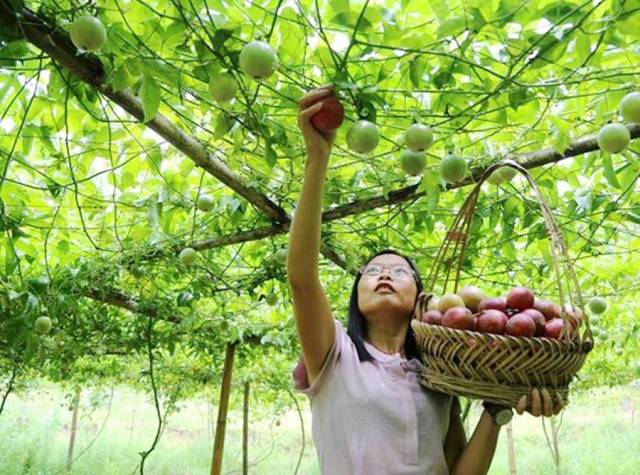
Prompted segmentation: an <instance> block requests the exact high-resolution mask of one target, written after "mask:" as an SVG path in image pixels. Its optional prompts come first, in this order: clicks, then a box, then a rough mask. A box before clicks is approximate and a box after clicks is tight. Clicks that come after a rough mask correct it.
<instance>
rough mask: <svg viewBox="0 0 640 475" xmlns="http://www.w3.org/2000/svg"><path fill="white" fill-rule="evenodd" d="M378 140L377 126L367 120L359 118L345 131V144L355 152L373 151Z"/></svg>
mask: <svg viewBox="0 0 640 475" xmlns="http://www.w3.org/2000/svg"><path fill="white" fill-rule="evenodd" d="M379 141H380V133H379V132H378V126H377V125H376V124H374V123H373V122H369V121H368V120H359V121H358V122H356V123H355V124H353V125H352V126H351V127H349V130H348V131H347V145H348V146H349V148H350V149H351V150H352V151H354V152H357V153H369V152H373V150H375V148H376V147H377V146H378V142H379Z"/></svg>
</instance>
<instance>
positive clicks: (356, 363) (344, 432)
mask: <svg viewBox="0 0 640 475" xmlns="http://www.w3.org/2000/svg"><path fill="white" fill-rule="evenodd" d="M335 324H336V340H335V342H334V344H333V346H332V347H331V350H330V351H329V355H328V356H327V360H326V361H325V364H324V366H323V367H322V370H321V371H320V373H319V374H318V377H317V379H316V380H315V381H314V382H313V384H312V385H311V386H310V387H309V386H306V385H305V382H304V381H303V379H306V378H303V379H300V380H296V379H294V387H295V389H296V391H298V392H301V393H303V394H306V395H307V396H308V397H309V400H310V404H311V432H312V437H313V442H314V444H315V447H316V451H317V453H318V460H319V463H320V470H321V472H322V473H323V474H325V475H441V474H442V475H444V474H448V473H449V470H448V468H447V464H446V462H445V458H444V442H445V438H446V435H447V431H448V429H449V417H450V411H451V404H452V400H453V398H452V397H451V396H447V395H445V394H441V393H438V392H435V391H431V390H429V389H426V388H424V387H423V386H421V385H420V384H419V382H418V372H419V370H420V368H421V367H422V363H421V362H420V361H419V360H417V359H415V358H413V359H411V360H409V361H406V360H404V358H402V357H401V356H400V354H399V353H396V354H395V355H388V354H386V353H383V352H382V351H380V350H378V349H377V348H376V347H374V346H373V345H371V344H370V343H368V342H366V341H365V343H364V344H365V347H366V348H367V351H369V353H370V354H371V356H373V358H374V359H375V361H366V362H360V360H359V359H358V353H357V351H356V347H355V345H354V344H353V342H352V341H351V338H350V337H349V335H347V333H346V331H345V329H344V328H343V327H342V324H341V323H340V322H339V321H337V320H335ZM307 384H308V383H307Z"/></svg>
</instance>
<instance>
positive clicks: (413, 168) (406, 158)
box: [400, 150, 427, 176]
mask: <svg viewBox="0 0 640 475" xmlns="http://www.w3.org/2000/svg"><path fill="white" fill-rule="evenodd" d="M400 166H401V167H402V170H403V171H404V172H405V173H406V174H407V175H413V176H417V175H420V174H421V173H422V172H423V171H424V169H425V167H426V166H427V157H426V155H425V154H424V152H414V151H412V150H405V151H403V152H402V155H400Z"/></svg>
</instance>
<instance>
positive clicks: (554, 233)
mask: <svg viewBox="0 0 640 475" xmlns="http://www.w3.org/2000/svg"><path fill="white" fill-rule="evenodd" d="M504 166H509V167H511V168H514V169H515V170H517V171H519V172H520V173H521V174H522V175H524V177H525V179H526V180H527V181H528V182H529V184H530V185H531V188H532V190H533V192H534V195H535V197H536V198H537V201H538V204H539V205H540V209H541V212H542V213H541V214H542V217H543V220H544V222H545V225H546V228H547V232H548V234H549V237H550V240H551V246H550V248H551V255H552V261H553V268H554V269H553V270H554V271H555V275H556V280H557V283H558V293H559V297H560V301H561V302H562V304H563V305H562V311H561V318H562V320H563V322H564V324H565V327H567V326H568V325H570V322H569V318H568V315H567V313H566V310H565V307H564V303H565V290H567V293H566V295H567V297H568V301H569V302H568V303H570V305H571V307H572V308H574V309H576V308H578V309H580V310H582V313H583V315H584V323H585V325H586V330H585V332H584V337H583V339H582V346H583V348H584V349H585V350H586V351H589V350H590V349H591V348H592V347H593V335H592V333H591V326H590V325H589V317H588V315H587V314H586V312H584V303H583V302H584V300H583V298H582V293H581V291H580V286H579V284H578V278H577V277H576V275H575V272H574V270H573V266H572V264H571V259H570V257H569V254H568V251H567V248H566V245H565V243H564V240H563V238H562V233H561V231H560V229H559V228H558V225H557V223H556V222H555V219H554V218H553V215H552V212H551V209H550V208H549V205H548V204H547V203H546V201H545V199H544V197H543V196H542V193H541V192H540V189H539V188H538V186H537V184H536V182H535V180H534V179H533V178H532V177H531V175H530V174H529V173H528V171H527V169H526V168H524V167H523V166H522V165H520V164H519V163H517V162H515V161H513V160H504V161H502V162H499V163H494V164H492V165H490V166H489V167H487V168H486V169H485V170H484V171H483V173H482V174H481V175H480V177H479V179H478V182H476V184H475V186H474V188H473V190H472V191H471V193H470V194H469V196H468V197H467V199H466V200H465V202H464V204H463V205H462V208H461V209H460V211H459V212H458V214H457V215H456V217H455V219H454V222H453V224H452V225H451V227H450V229H449V232H448V233H447V235H446V237H445V240H444V243H443V245H442V246H441V247H440V249H439V251H438V254H437V256H436V257H435V259H434V264H433V266H432V267H431V272H430V274H429V276H428V278H427V284H426V287H427V288H428V289H430V290H433V289H434V288H435V284H436V281H437V278H438V274H439V272H440V269H441V267H442V268H445V270H444V272H445V274H446V275H445V280H444V290H443V291H444V292H446V290H447V284H448V283H449V280H450V277H453V279H452V280H453V287H454V288H453V292H456V291H457V289H458V283H459V281H460V273H461V270H462V264H463V260H464V252H465V249H466V247H467V244H468V239H467V238H468V235H469V231H470V227H471V221H472V219H473V215H474V212H475V207H476V203H477V200H478V196H479V194H480V188H481V186H482V184H483V183H484V181H485V180H486V179H487V178H488V177H489V176H490V175H491V174H492V173H493V172H494V171H496V170H497V169H498V168H501V167H504ZM452 242H453V247H452V249H450V246H451V244H452ZM448 253H450V254H451V257H449V258H446V256H447V254H448ZM456 261H457V262H456ZM559 263H561V264H560V265H559ZM561 266H562V267H563V271H564V272H561V270H560V267H561ZM452 272H453V274H454V275H453V276H451V274H452ZM563 274H564V275H565V276H566V278H567V281H568V285H567V288H566V289H563V285H562V275H563ZM571 290H573V291H574V292H575V293H576V296H577V302H576V303H577V305H575V304H574V302H573V298H572V292H571ZM563 337H564V338H568V331H565V329H563V330H562V335H561V338H563ZM578 339H579V341H580V340H581V339H580V335H579V334H578Z"/></svg>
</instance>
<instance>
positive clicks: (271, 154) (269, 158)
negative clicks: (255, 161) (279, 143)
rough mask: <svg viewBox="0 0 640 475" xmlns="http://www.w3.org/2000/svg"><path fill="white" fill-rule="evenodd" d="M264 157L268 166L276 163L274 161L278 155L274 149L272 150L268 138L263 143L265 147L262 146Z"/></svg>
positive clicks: (271, 166)
mask: <svg viewBox="0 0 640 475" xmlns="http://www.w3.org/2000/svg"><path fill="white" fill-rule="evenodd" d="M264 159H265V161H266V162H267V164H268V165H269V168H273V167H274V166H275V165H276V162H277V161H278V155H276V152H275V150H273V147H272V146H271V141H270V140H267V143H266V144H265V147H264Z"/></svg>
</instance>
